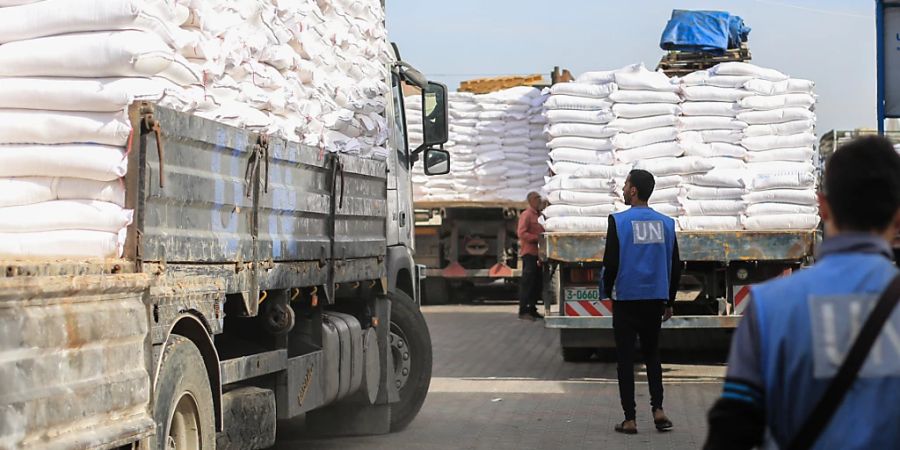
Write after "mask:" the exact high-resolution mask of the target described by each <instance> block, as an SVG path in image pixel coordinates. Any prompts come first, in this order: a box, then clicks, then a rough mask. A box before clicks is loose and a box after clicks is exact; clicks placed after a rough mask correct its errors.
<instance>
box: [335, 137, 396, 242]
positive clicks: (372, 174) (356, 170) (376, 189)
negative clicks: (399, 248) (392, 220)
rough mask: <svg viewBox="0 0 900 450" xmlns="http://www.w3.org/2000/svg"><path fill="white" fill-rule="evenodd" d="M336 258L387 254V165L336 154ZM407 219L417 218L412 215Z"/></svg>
mask: <svg viewBox="0 0 900 450" xmlns="http://www.w3.org/2000/svg"><path fill="white" fill-rule="evenodd" d="M335 164H337V169H336V172H335V178H334V182H335V187H336V189H335V196H336V198H335V217H334V254H333V257H334V258H335V259H352V258H364V257H369V256H384V255H385V254H387V166H386V165H385V163H384V162H381V161H375V160H369V159H362V158H357V157H352V156H347V155H335ZM406 220H408V221H411V220H413V218H412V217H408V218H406Z"/></svg>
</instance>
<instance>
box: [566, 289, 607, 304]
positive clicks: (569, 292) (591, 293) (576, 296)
mask: <svg viewBox="0 0 900 450" xmlns="http://www.w3.org/2000/svg"><path fill="white" fill-rule="evenodd" d="M563 297H564V299H565V301H567V302H576V301H580V300H600V289H599V288H596V287H567V288H565V289H564V290H563Z"/></svg>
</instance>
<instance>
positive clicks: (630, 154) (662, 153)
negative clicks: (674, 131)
mask: <svg viewBox="0 0 900 450" xmlns="http://www.w3.org/2000/svg"><path fill="white" fill-rule="evenodd" d="M682 154H684V149H683V148H681V144H679V143H678V142H676V141H671V142H658V143H656V144H650V145H645V146H642V147H634V148H630V149H621V150H616V159H617V160H618V161H619V162H622V163H626V164H627V163H633V162H636V161H640V160H642V159H651V158H662V157H667V156H668V157H675V156H681V155H682Z"/></svg>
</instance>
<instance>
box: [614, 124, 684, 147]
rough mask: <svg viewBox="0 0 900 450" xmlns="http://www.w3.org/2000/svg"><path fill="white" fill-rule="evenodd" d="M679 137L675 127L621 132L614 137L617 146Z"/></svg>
mask: <svg viewBox="0 0 900 450" xmlns="http://www.w3.org/2000/svg"><path fill="white" fill-rule="evenodd" d="M677 137H678V130H677V129H675V127H664V128H653V129H650V130H644V131H637V132H634V133H619V134H617V135H615V136H614V137H613V138H612V143H613V145H615V146H616V148H635V147H643V146H646V145H650V144H655V143H657V142H666V141H674V140H675V139H676V138H677Z"/></svg>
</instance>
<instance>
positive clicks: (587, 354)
mask: <svg viewBox="0 0 900 450" xmlns="http://www.w3.org/2000/svg"><path fill="white" fill-rule="evenodd" d="M593 355H594V349H592V348H588V347H563V348H562V357H563V361H565V362H584V361H587V360H589V359H591V356H593Z"/></svg>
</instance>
